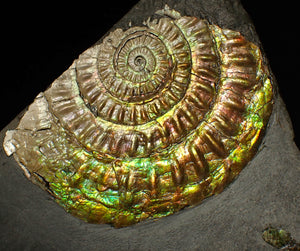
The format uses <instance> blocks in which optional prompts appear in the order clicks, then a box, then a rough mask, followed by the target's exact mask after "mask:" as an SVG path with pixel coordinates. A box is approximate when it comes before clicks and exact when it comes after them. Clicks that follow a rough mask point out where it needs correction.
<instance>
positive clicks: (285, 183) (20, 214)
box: [0, 0, 300, 250]
mask: <svg viewBox="0 0 300 251" xmlns="http://www.w3.org/2000/svg"><path fill="white" fill-rule="evenodd" d="M165 4H168V6H169V7H170V8H171V9H176V10H179V11H180V12H182V14H184V15H192V16H198V17H201V18H205V19H208V20H209V21H210V22H211V23H214V24H216V25H219V26H220V27H222V28H229V29H232V30H237V31H240V32H241V33H242V34H243V35H244V36H245V37H246V38H247V39H248V40H250V41H252V42H254V43H256V44H259V40H258V38H257V36H256V35H255V31H254V27H253V25H252V24H251V23H250V21H249V18H248V16H247V14H246V13H245V11H244V10H243V9H242V7H241V5H240V3H239V1H234V0H229V1H225V0H209V1H208V0H206V1H205V0H202V1H199V0H198V1H196V0H186V1H171V0H170V1H169V0H165V1H163V0H156V1H154V0H151V1H149V0H143V1H140V3H139V4H138V5H137V6H135V7H134V8H133V9H132V10H131V11H130V12H129V13H128V14H127V15H126V16H125V17H124V18H123V19H122V20H121V21H120V22H119V23H117V24H116V25H115V26H114V27H113V28H116V27H121V28H126V29H127V28H128V25H129V23H130V22H131V24H132V25H133V26H134V25H139V24H141V23H142V22H143V21H144V18H145V17H148V16H151V15H152V13H153V12H155V11H156V10H158V9H162V8H163V7H164V6H165ZM100 41H101V40H100ZM274 82H275V80H274ZM20 116H21V115H20ZM20 116H18V117H17V118H16V119H14V120H13V121H12V122H11V123H10V124H9V125H8V126H7V127H6V128H4V129H3V130H2V132H1V134H0V144H1V145H2V142H3V137H4V135H5V131H6V130H7V129H14V128H15V127H16V125H17V124H18V122H19V119H20ZM0 183H1V190H0V246H1V248H3V249H4V250H41V249H43V250H73V249H76V250H99V249H100V250H159V249H164V250H187V249H188V250H273V248H272V247H271V246H270V245H268V244H267V243H265V242H264V241H263V239H262V236H261V235H262V231H263V230H264V229H265V228H266V227H268V226H269V225H272V226H274V227H281V228H283V229H285V230H286V231H288V232H290V233H291V235H292V237H293V238H294V239H296V240H297V241H298V242H299V240H300V208H299V205H300V194H299V190H300V153H299V150H298V149H297V147H296V146H295V144H294V142H293V132H292V128H291V124H290V120H289V117H288V115H287V112H286V110H285V105H284V104H283V102H282V100H281V98H280V97H279V95H278V94H277V95H276V97H275V104H274V110H273V114H272V116H271V118H270V122H269V127H268V130H267V132H266V136H265V138H264V140H263V142H262V144H261V146H260V149H259V151H258V153H257V155H256V156H255V158H254V159H253V160H252V161H251V162H250V163H249V164H248V165H247V166H246V167H245V169H244V170H243V171H242V172H241V174H240V175H239V176H238V178H237V179H236V180H235V181H234V182H233V183H232V184H231V185H230V186H229V187H227V188H226V189H225V190H224V192H222V193H221V194H219V195H217V196H213V197H211V198H209V199H207V200H205V201H204V202H202V203H201V204H200V205H198V206H195V207H192V208H187V209H185V210H182V211H180V212H179V213H177V214H175V215H172V216H168V217H166V218H164V219H160V220H158V221H148V222H144V223H140V224H137V225H134V226H131V227H126V228H123V229H115V228H113V227H111V226H109V225H93V224H88V223H85V222H83V221H81V220H79V219H77V218H74V217H73V216H71V215H69V214H67V213H66V212H65V211H64V210H63V209H62V208H61V207H60V206H59V205H57V204H56V202H55V201H54V200H53V199H52V197H51V196H50V195H49V194H47V192H45V191H43V190H41V189H40V188H39V187H38V186H36V185H34V184H32V183H31V182H29V181H28V180H27V178H26V177H25V176H24V175H23V172H22V170H21V169H20V168H19V166H18V165H17V163H16V162H15V161H14V159H13V157H9V158H8V157H7V156H6V155H5V153H4V151H3V149H2V148H1V149H0Z"/></svg>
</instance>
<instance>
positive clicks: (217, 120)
mask: <svg viewBox="0 0 300 251" xmlns="http://www.w3.org/2000/svg"><path fill="white" fill-rule="evenodd" d="M174 16H176V17H174V18H169V17H162V18H160V19H158V20H153V21H148V22H147V23H145V25H144V26H140V27H132V28H129V29H128V30H125V31H124V30H122V29H116V30H114V31H112V32H111V33H110V34H109V35H108V36H107V37H105V38H104V39H103V40H102V42H101V43H98V44H96V45H94V46H92V47H91V48H89V49H88V50H86V51H85V52H83V53H82V54H81V55H80V56H79V58H78V59H77V60H75V61H74V63H73V64H72V65H71V67H70V68H69V69H68V70H66V71H65V72H64V73H63V74H62V75H61V76H60V77H59V78H57V79H56V80H55V81H54V82H53V84H52V85H51V86H50V87H49V88H48V89H47V90H46V91H45V92H44V93H40V94H39V95H38V96H37V97H36V99H35V101H34V102H33V103H32V104H31V105H30V106H29V108H28V111H27V112H26V113H25V115H24V116H23V118H22V119H21V121H20V123H19V125H18V127H17V128H16V129H15V130H12V131H8V132H7V134H6V138H5V141H4V149H5V151H6V153H7V154H8V155H11V154H14V157H15V159H16V160H17V162H18V163H19V165H20V166H21V167H22V168H23V170H24V172H25V174H26V176H27V177H28V178H30V179H31V180H32V181H34V182H37V183H40V184H42V186H43V188H44V189H46V190H48V191H49V192H50V193H51V194H52V195H53V196H54V197H55V199H56V201H57V202H58V203H59V204H60V205H61V206H63V207H64V208H65V210H66V211H67V212H70V213H71V214H73V215H75V216H78V217H79V218H81V219H83V220H85V221H87V222H93V223H110V224H113V225H115V226H117V227H121V226H127V225H130V224H134V223H137V222H140V221H142V220H145V219H147V218H160V217H163V216H166V215H170V214H172V213H174V212H176V211H178V210H180V209H182V208H184V207H186V206H188V205H193V204H196V203H198V202H200V201H201V200H203V199H204V198H206V197H208V196H211V195H213V194H216V193H219V192H221V191H222V190H223V188H224V187H225V185H227V184H228V183H229V182H231V181H232V180H233V179H234V178H235V177H236V176H237V175H238V174H239V172H240V171H241V170H242V168H243V167H244V166H245V165H246V164H247V163H248V162H249V161H250V160H251V158H252V157H253V156H254V154H255V152H256V150H257V146H258V144H259V142H260V140H261V138H262V135H263V131H264V130H265V128H266V125H267V122H268V118H269V116H270V114H271V110H272V102H273V93H272V85H271V81H270V78H269V71H268V69H267V66H266V65H265V64H264V62H263V57H262V55H261V52H260V50H259V47H258V46H256V45H255V44H253V43H251V42H249V41H247V40H246V39H245V38H244V37H243V36H242V35H241V34H240V33H239V32H236V31H232V30H228V29H221V28H220V27H218V26H216V25H212V24H209V23H208V22H207V21H206V20H201V19H199V18H196V17H188V16H184V17H180V15H179V14H178V13H177V12H176V15H174Z"/></svg>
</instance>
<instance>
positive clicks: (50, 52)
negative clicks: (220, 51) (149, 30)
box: [0, 0, 300, 147]
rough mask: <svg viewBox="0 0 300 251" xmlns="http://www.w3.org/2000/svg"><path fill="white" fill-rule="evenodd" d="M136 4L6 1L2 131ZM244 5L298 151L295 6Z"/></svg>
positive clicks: (255, 0)
mask: <svg viewBox="0 0 300 251" xmlns="http://www.w3.org/2000/svg"><path fill="white" fill-rule="evenodd" d="M101 2H102V1H101ZM137 2H138V1H137V0H126V1H119V2H117V1H111V2H109V1H108V2H107V3H106V5H105V6H104V5H101V4H97V5H94V4H92V3H89V2H87V1H84V2H83V3H81V1H78V3H76V4H75V2H73V5H70V6H67V5H66V4H65V5H64V6H60V5H58V4H53V3H52V2H50V1H43V2H41V3H40V4H36V3H35V4H28V3H24V4H21V5H20V4H14V3H9V4H6V5H5V6H6V7H2V18H1V19H2V20H1V44H2V52H1V57H0V59H1V61H2V62H1V63H2V64H1V65H2V66H1V69H2V71H1V72H2V74H1V75H2V76H1V83H0V107H1V110H0V112H1V119H0V130H1V129H2V128H3V127H4V126H5V125H7V124H8V123H9V122H10V121H11V120H12V119H13V118H14V117H15V116H16V115H17V114H18V113H19V112H21V111H22V110H23V109H24V108H25V107H26V106H27V105H29V104H30V103H32V101H33V99H34V98H35V96H36V95H37V94H38V93H39V92H41V91H44V90H45V89H46V88H47V87H48V86H49V85H50V84H51V83H52V82H53V81H54V80H55V79H56V78H57V77H58V76H60V75H61V73H62V72H63V71H65V70H66V69H67V68H68V67H69V66H70V65H71V64H72V62H73V60H74V59H76V58H77V57H78V55H79V54H81V53H82V52H83V51H84V50H86V49H87V48H89V47H90V46H91V45H93V44H94V43H95V42H96V41H97V40H98V39H99V38H101V37H102V36H103V35H104V34H105V33H106V31H107V30H109V29H110V27H111V26H112V25H113V24H114V23H116V22H117V21H118V20H119V19H120V18H121V17H122V16H123V15H125V14H126V13H127V12H128V11H129V9H131V7H132V6H133V5H134V4H135V3H137ZM242 3H243V5H244V7H245V9H246V11H247V12H248V13H249V15H250V17H251V18H252V20H253V22H254V24H255V27H256V31H257V33H258V35H259V37H260V40H261V42H262V45H263V48H264V50H265V53H266V55H267V57H268V59H269V62H270V65H271V68H272V71H273V73H274V74H275V77H276V78H277V81H278V84H279V88H280V93H281V95H282V97H283V99H284V101H285V103H286V105H287V109H288V111H289V114H290V116H291V119H292V122H293V126H294V130H295V135H296V137H295V141H296V144H297V145H298V147H300V120H297V114H299V112H298V109H299V103H298V98H299V94H297V93H298V92H299V90H298V89H299V87H298V85H300V81H299V75H300V69H299V52H298V47H299V42H298V41H299V37H298V36H299V34H298V33H299V32H298V29H299V28H298V25H299V17H298V11H297V9H298V5H297V2H295V3H293V4H291V3H290V1H287V2H283V1H263V0H242ZM267 4H269V5H267Z"/></svg>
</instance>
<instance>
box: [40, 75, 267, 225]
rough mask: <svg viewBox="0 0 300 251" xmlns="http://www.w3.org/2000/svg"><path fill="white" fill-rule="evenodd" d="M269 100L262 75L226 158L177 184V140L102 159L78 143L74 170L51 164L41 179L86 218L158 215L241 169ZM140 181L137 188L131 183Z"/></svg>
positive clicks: (118, 221) (132, 219)
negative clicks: (145, 152)
mask: <svg viewBox="0 0 300 251" xmlns="http://www.w3.org/2000/svg"><path fill="white" fill-rule="evenodd" d="M271 101H272V86H271V83H270V80H269V79H265V80H264V86H263V88H261V89H260V90H259V91H258V92H257V93H256V94H255V95H254V97H253V99H252V101H251V103H250V105H249V107H248V109H247V114H246V115H245V117H246V120H245V121H244V124H243V125H242V126H241V127H240V130H239V133H238V134H237V136H236V137H234V138H232V139H231V141H232V145H234V146H235V147H233V148H232V149H231V152H230V154H229V155H228V157H227V158H226V159H224V160H219V161H208V164H209V169H210V171H209V173H210V176H209V177H207V178H206V180H204V181H202V182H200V183H199V182H195V183H191V184H188V185H183V186H182V187H181V186H176V184H173V182H170V180H171V178H170V176H171V175H172V174H171V169H172V165H173V164H174V153H175V152H176V151H179V150H180V149H179V150H178V146H174V147H173V149H171V150H170V152H167V153H160V154H157V155H153V156H151V157H148V158H133V159H132V158H128V159H124V160H115V159H108V160H105V162H104V161H101V160H98V159H97V158H95V156H94V155H93V154H92V153H90V152H87V151H85V150H84V149H74V157H73V158H72V159H71V160H70V163H69V165H70V166H72V165H78V163H82V164H81V165H80V166H79V168H78V170H77V171H76V172H75V173H74V172H73V171H69V170H68V166H57V167H55V170H56V172H55V175H53V176H49V177H46V179H47V180H48V181H49V187H50V189H51V190H52V192H53V193H54V195H55V197H56V199H57V202H58V203H59V204H60V205H62V206H63V207H64V208H65V209H66V210H67V211H68V212H71V213H72V214H74V215H76V216H78V217H80V218H81V219H83V220H86V221H88V222H97V223H99V222H102V223H112V224H115V225H116V226H123V225H129V224H133V223H136V222H139V221H141V220H143V219H146V218H149V217H150V216H151V217H153V218H159V217H163V216H166V215H169V214H172V213H174V212H176V211H178V210H179V209H181V208H183V207H185V206H186V205H188V204H191V202H192V201H193V200H194V199H195V196H196V197H197V198H198V199H199V198H201V197H202V199H203V198H205V197H208V196H210V195H212V194H214V193H216V191H215V188H219V184H222V183H223V182H224V179H229V180H230V179H233V178H234V177H235V176H236V175H237V174H238V173H239V172H240V171H241V168H242V167H243V166H244V165H245V164H246V163H247V162H248V160H249V158H251V157H252V156H253V155H254V153H255V151H256V147H257V145H258V143H259V141H258V139H259V137H260V136H261V134H262V133H263V131H264V129H265V125H266V122H267V117H266V114H268V113H270V110H271V103H270V102H271ZM194 134H196V132H195V133H194ZM193 136H194V135H193V134H192V135H190V136H189V140H193V139H192V138H193ZM241 138H242V139H243V141H241V142H240V143H239V144H238V145H236V143H235V142H236V140H237V139H241ZM249 139H251V140H249ZM243 142H245V143H243ZM66 144H67V142H66ZM41 162H42V163H43V165H47V166H48V167H49V164H48V163H47V160H45V159H41ZM228 162H230V165H231V169H232V172H231V174H230V176H228V174H227V172H226V167H227V166H228ZM130 174H134V177H132V176H131V175H130ZM155 175H159V176H160V177H161V181H160V184H159V189H158V190H159V193H160V194H163V195H164V196H162V197H160V196H159V195H158V194H151V191H153V190H152V189H151V186H155V185H154V184H153V179H154V176H155ZM108 179H113V181H112V187H106V184H107V182H108ZM229 180H228V181H227V182H226V183H228V182H229ZM136 183H139V184H136ZM141 187H142V188H143V189H140V190H138V189H137V188H141Z"/></svg>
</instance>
